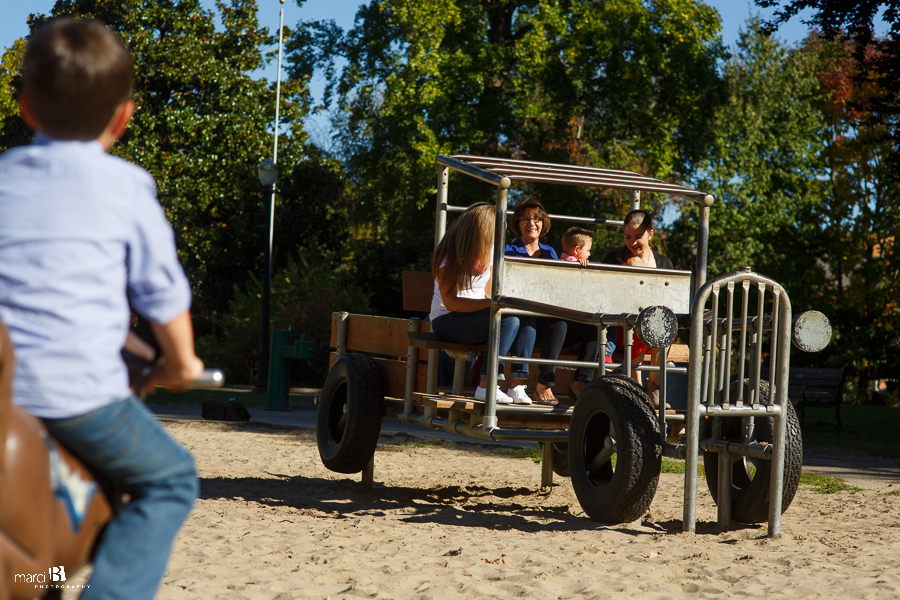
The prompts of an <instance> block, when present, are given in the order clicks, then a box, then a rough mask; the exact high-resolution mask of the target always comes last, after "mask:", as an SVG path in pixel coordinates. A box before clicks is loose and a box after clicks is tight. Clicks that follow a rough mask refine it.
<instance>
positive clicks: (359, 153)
mask: <svg viewBox="0 0 900 600" xmlns="http://www.w3.org/2000/svg"><path fill="white" fill-rule="evenodd" d="M718 28H719V20H718V16H717V14H716V13H715V11H714V10H712V9H710V8H709V7H707V6H705V5H703V4H701V3H698V2H694V1H692V0H679V1H675V0H671V1H667V2H656V3H646V2H640V1H639V0H619V1H617V2H603V3H595V2H590V3H585V2H555V1H549V0H520V1H504V2H461V1H451V2H447V1H445V0H441V1H438V0H425V1H420V2H416V3H412V2H408V1H407V0H373V1H371V2H370V3H369V4H367V5H365V6H363V7H362V8H360V10H359V12H358V13H357V18H356V26H355V27H354V28H353V29H352V30H350V31H349V32H347V33H346V34H345V35H341V34H340V32H339V31H337V30H336V29H335V28H334V26H333V24H330V23H305V24H301V25H300V26H299V27H298V28H297V30H296V32H295V34H294V36H293V38H292V39H291V42H290V44H289V50H290V52H289V58H288V60H289V63H290V64H291V66H292V69H293V70H292V75H293V76H294V77H297V78H306V77H309V75H310V73H311V72H312V71H313V70H314V69H316V68H322V69H325V70H326V72H328V71H329V70H330V72H331V73H335V76H334V78H333V79H332V85H333V86H335V91H336V101H337V110H338V112H337V117H336V121H335V125H336V131H337V134H336V137H337V141H338V143H339V148H340V151H341V155H342V157H343V159H344V161H345V164H346V166H347V170H348V172H349V173H351V175H352V180H353V183H354V187H353V190H352V192H351V193H352V197H353V199H354V205H355V206H356V208H355V209H354V211H353V212H352V214H351V219H352V221H353V222H354V223H356V224H357V226H358V228H359V230H358V231H357V235H359V236H360V237H361V238H368V239H374V240H385V239H388V238H391V239H396V238H397V237H398V236H403V235H406V236H409V237H411V238H412V239H413V240H416V241H418V242H419V243H417V244H411V245H413V246H415V248H416V249H417V251H418V252H420V253H426V254H427V253H430V251H431V240H430V239H429V236H423V235H420V233H421V232H422V227H423V226H422V224H423V223H430V222H431V220H432V219H431V213H432V209H431V207H432V205H431V202H432V198H433V197H434V194H435V183H436V178H435V168H434V156H435V155H436V154H438V153H453V152H467V153H474V154H491V155H501V156H527V157H529V158H535V159H555V160H559V159H562V160H566V161H567V162H576V163H579V164H589V165H593V166H615V167H617V168H628V167H634V168H636V169H637V170H640V171H642V172H648V173H651V174H654V175H663V176H667V177H668V176H670V174H672V172H673V171H674V170H678V169H686V168H689V163H690V161H691V160H692V159H693V158H694V157H696V156H697V155H698V152H699V148H700V147H701V145H702V142H701V140H702V139H703V138H704V137H706V131H707V129H708V125H709V119H708V115H709V114H710V112H711V111H710V106H712V105H715V104H716V103H717V102H719V101H721V98H722V95H723V87H722V82H721V80H720V79H719V78H718V76H717V74H716V63H717V61H718V60H719V59H720V58H721V57H722V56H724V48H723V47H722V45H721V41H720V39H719V37H718ZM326 44H327V47H326ZM338 56H339V57H343V58H345V59H346V61H347V67H346V68H345V69H343V71H342V72H341V73H340V74H339V76H338V75H337V73H336V71H335V70H334V64H335V59H336V57H338ZM672 176H673V177H674V178H676V179H677V178H678V175H677V174H675V175H672ZM479 185H480V184H475V183H471V182H468V181H462V180H461V179H459V178H456V179H453V181H452V186H453V187H454V191H453V195H454V198H458V199H459V201H462V202H468V201H469V200H470V199H471V201H475V200H477V199H482V198H485V197H486V198H487V199H491V196H490V195H489V192H488V193H487V194H486V192H485V191H484V190H483V189H481V188H480V187H479ZM525 193H527V194H530V195H534V196H537V197H541V198H542V199H543V200H545V204H547V205H548V207H550V208H551V210H554V211H561V210H563V209H565V210H566V211H567V212H578V211H582V212H584V213H592V212H594V211H595V210H600V211H601V212H607V209H608V208H609V205H610V202H612V201H614V200H616V198H615V197H614V196H613V197H606V196H600V195H592V194H590V193H586V192H584V191H582V190H577V189H576V188H559V187H558V186H557V187H553V188H548V187H547V186H534V187H530V188H526V192H525ZM514 199H515V198H514ZM413 232H414V233H413Z"/></svg>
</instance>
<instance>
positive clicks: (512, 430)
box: [317, 155, 831, 535]
mask: <svg viewBox="0 0 900 600" xmlns="http://www.w3.org/2000/svg"><path fill="white" fill-rule="evenodd" d="M436 162H437V166H438V194H437V205H436V218H435V246H436V245H437V243H438V242H439V241H440V239H441V238H442V237H443V235H444V233H445V231H446V227H447V220H448V216H449V215H450V214H451V213H456V212H461V211H463V210H465V209H466V206H463V205H453V204H451V203H450V201H449V187H450V186H449V183H450V174H451V172H455V173H459V174H463V175H465V176H469V177H474V178H475V179H478V180H480V181H482V182H485V183H488V184H490V185H493V186H494V187H495V190H496V227H495V240H494V256H493V273H494V277H493V282H492V292H491V299H492V305H491V308H492V323H491V328H490V334H489V337H488V341H487V343H486V345H485V346H483V347H480V346H466V345H462V344H452V343H446V342H442V341H440V340H438V339H437V338H436V337H435V336H434V335H433V334H432V333H431V332H430V328H429V325H428V323H427V322H423V321H421V320H419V319H391V318H387V317H377V316H376V317H373V316H363V315H351V314H348V313H335V314H334V316H333V320H332V344H331V345H332V347H333V348H334V349H335V352H334V353H333V355H332V365H333V366H332V369H331V372H330V373H329V375H328V377H327V379H326V381H325V384H324V386H323V389H322V393H321V395H320V398H319V405H318V415H317V440H318V446H319V452H320V455H321V457H322V461H323V463H324V464H325V466H326V467H328V468H329V469H332V470H334V471H338V472H343V473H357V472H362V473H363V480H364V481H367V482H371V481H372V480H373V477H374V455H375V448H376V445H377V441H378V436H379V433H380V429H381V422H382V419H383V418H384V417H387V418H391V419H396V420H398V421H402V422H405V423H413V424H417V425H420V426H423V427H428V428H432V429H442V430H445V431H448V432H453V433H458V434H462V435H466V436H469V437H473V438H477V439H480V440H492V441H501V440H516V441H531V442H538V443H539V444H540V445H541V447H542V452H543V464H542V480H541V484H542V486H549V485H551V484H552V479H553V474H554V473H556V474H557V475H560V476H569V477H571V480H572V486H573V489H574V491H575V493H576V496H577V497H578V500H579V502H580V504H581V506H582V508H583V509H584V511H585V513H586V514H587V515H588V516H589V517H590V518H591V519H593V520H595V521H600V522H610V523H622V522H630V521H633V520H636V519H638V518H640V517H641V516H642V515H643V514H644V513H645V512H646V510H647V508H648V507H649V506H650V503H651V502H652V500H653V496H654V494H655V492H656V487H657V483H658V481H659V474H660V468H661V460H662V457H669V458H675V459H682V460H684V462H685V480H684V514H683V529H684V531H685V532H690V533H694V532H695V531H696V502H697V498H696V490H697V473H698V462H699V456H700V453H701V451H702V456H703V460H704V465H705V473H706V474H705V477H706V481H707V486H708V488H709V491H710V493H711V495H712V497H713V499H714V500H715V501H716V504H717V511H718V520H717V523H718V527H719V528H720V529H724V528H726V527H728V526H729V525H730V524H731V522H732V521H737V522H741V523H760V522H768V533H769V534H770V535H772V534H775V533H778V531H779V530H780V520H781V514H782V513H783V512H784V511H785V510H786V509H787V508H788V506H789V505H790V503H791V501H792V499H793V497H794V494H795V492H796V490H797V486H798V485H799V478H800V469H801V464H802V439H801V432H800V425H799V422H798V419H797V416H796V414H795V412H794V409H793V407H792V405H791V404H790V402H789V401H788V397H787V389H788V385H787V382H788V372H789V369H790V351H791V345H792V342H793V345H794V346H795V347H797V348H799V349H801V350H803V351H807V352H817V351H820V350H821V349H823V348H824V347H825V346H826V345H827V344H828V342H829V341H830V337H831V326H830V323H829V322H828V319H827V318H826V317H825V316H824V315H822V314H821V313H819V312H816V311H809V312H805V313H803V314H801V315H799V316H797V317H796V318H793V316H792V311H791V304H790V300H789V299H788V296H787V293H786V292H785V290H784V288H783V287H782V286H781V285H780V284H778V283H777V282H775V281H773V280H771V279H770V278H768V277H765V276H763V275H760V274H758V273H755V272H753V270H752V269H751V268H750V267H742V268H741V269H739V270H738V271H737V272H734V273H728V274H724V275H721V276H719V277H716V278H714V279H711V280H708V277H707V249H708V240H709V218H710V208H711V206H712V205H713V198H712V197H711V196H709V195H707V194H705V193H703V192H700V191H697V190H693V189H690V188H686V187H683V186H680V185H675V184H670V183H666V182H663V181H659V180H655V179H652V178H649V177H645V176H641V175H637V174H634V173H630V172H627V171H617V170H609V169H596V168H590V167H576V166H568V165H559V164H548V163H536V162H531V161H522V160H509V159H496V158H488V157H480V156H467V155H457V156H443V155H439V156H438V157H437V158H436ZM514 182H534V183H542V184H558V185H580V186H589V187H595V188H605V189H612V190H624V191H626V192H630V195H631V199H630V203H631V208H639V206H640V199H641V193H646V192H656V193H663V194H668V195H673V196H679V197H682V198H684V199H686V200H688V201H691V202H694V203H696V204H697V205H698V207H699V218H698V220H697V238H696V249H697V252H696V263H695V265H694V267H693V269H691V270H668V269H652V268H646V267H631V266H612V265H604V264H596V263H590V264H589V265H587V266H586V267H582V266H581V265H579V264H577V263H571V262H565V261H550V260H543V259H533V258H512V257H506V256H504V255H503V248H504V246H505V240H504V235H505V232H506V229H507V218H508V215H509V211H508V206H507V200H508V194H509V190H510V187H511V186H512V185H513V183H514ZM550 217H551V219H552V220H553V221H561V222H569V223H576V224H580V225H581V226H597V225H606V226H621V225H622V222H621V221H616V220H611V219H606V218H602V217H599V218H598V217H578V216H570V215H556V214H551V215H550ZM510 313H511V314H535V315H539V316H550V317H556V318H561V319H566V320H569V321H575V322H580V323H588V324H591V325H593V326H595V327H596V328H597V335H598V341H599V343H600V347H601V348H602V347H604V345H605V343H606V336H607V328H608V327H611V326H618V327H622V328H624V330H625V335H624V340H625V348H624V352H623V359H622V361H621V362H618V363H613V364H605V363H604V362H603V361H600V362H599V364H595V363H582V362H579V361H574V360H568V359H562V358H561V359H559V360H554V361H553V363H554V364H557V365H559V366H561V367H566V368H575V367H579V366H590V367H593V368H596V369H597V375H598V376H597V378H596V379H595V380H594V381H592V382H591V383H589V384H588V385H587V386H586V387H585V389H584V391H583V392H582V393H581V394H580V395H579V397H578V398H577V401H575V402H574V405H573V406H564V405H560V406H556V407H547V406H535V405H532V406H522V405H498V404H497V402H496V398H495V393H494V390H495V389H496V386H497V368H496V367H497V363H498V362H499V361H500V360H503V361H506V362H509V361H511V360H515V362H520V363H527V364H542V363H547V362H548V361H547V359H542V358H539V357H532V358H527V359H526V358H513V357H509V356H503V357H501V356H498V354H499V325H500V319H501V316H502V315H503V314H510ZM679 330H682V331H683V332H684V334H685V337H686V338H687V342H688V343H687V346H688V348H687V360H686V364H685V365H683V366H672V365H670V364H669V360H668V358H669V357H668V352H669V347H670V345H671V344H672V342H673V341H674V339H675V337H676V334H677V333H678V331H679ZM634 335H637V336H638V337H639V339H640V340H641V341H643V342H644V343H645V344H647V345H648V346H650V347H653V348H658V349H659V353H660V360H659V366H653V365H647V364H644V365H641V366H639V367H637V368H638V370H641V371H649V370H658V371H659V374H660V403H659V405H660V409H659V410H658V411H656V412H654V410H653V409H652V407H651V404H650V401H649V398H648V397H647V395H646V393H645V392H644V390H643V389H642V388H641V386H640V385H639V384H638V383H637V382H635V381H634V380H633V379H631V378H630V377H628V376H626V374H630V373H631V372H632V367H633V366H632V364H631V346H632V344H633V339H634V338H633V336H634ZM442 350H443V351H446V352H448V353H449V354H450V355H451V356H452V357H453V358H454V359H455V370H454V376H453V383H452V385H451V386H450V387H449V388H444V389H441V388H439V386H438V376H437V373H438V361H439V355H440V352H441V351H442ZM422 351H425V352H427V361H425V364H420V359H419V358H420V357H419V355H420V352H422ZM479 351H485V352H486V361H487V363H488V368H487V373H488V382H487V390H488V393H487V397H486V399H485V401H483V402H480V401H476V400H474V399H473V398H472V397H470V396H468V395H467V394H466V390H465V388H464V374H465V369H466V363H467V361H469V360H471V359H472V358H473V357H474V356H475V355H476V354H477V353H478V352H479ZM763 366H765V367H766V372H767V373H768V374H769V375H768V377H767V378H764V377H762V376H761V373H762V372H763V371H762V368H763ZM613 371H615V372H613ZM685 376H686V379H687V381H686V383H685V384H684V385H680V386H674V387H673V386H672V385H670V384H671V383H672V382H673V381H674V380H675V379H676V378H678V377H680V378H681V379H682V382H683V379H684V377H685ZM676 389H677V390H678V391H675V390H676ZM670 390H672V391H671V393H670ZM667 402H668V403H671V405H672V406H673V407H675V410H672V411H667V410H666V404H667Z"/></svg>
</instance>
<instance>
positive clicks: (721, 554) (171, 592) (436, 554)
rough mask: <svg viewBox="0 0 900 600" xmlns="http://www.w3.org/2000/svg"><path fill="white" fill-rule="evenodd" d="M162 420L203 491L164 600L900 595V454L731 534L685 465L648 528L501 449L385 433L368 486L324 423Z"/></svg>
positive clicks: (658, 500) (664, 489) (666, 478)
mask: <svg viewBox="0 0 900 600" xmlns="http://www.w3.org/2000/svg"><path fill="white" fill-rule="evenodd" d="M164 422H165V424H166V427H167V428H168V429H169V431H171V433H172V434H173V435H174V436H175V437H176V438H177V439H178V440H179V441H181V443H183V444H184V445H185V446H186V447H187V448H189V449H190V451H191V452H192V453H193V454H194V456H195V457H196V460H197V465H198V468H199V472H200V477H201V496H200V500H199V501H198V502H197V505H196V507H195V509H194V511H193V513H192V515H191V517H190V519H189V520H188V522H187V523H186V525H185V527H184V528H183V529H182V531H181V533H180V535H179V537H178V539H177V541H176V543H175V547H174V550H173V554H172V557H171V559H170V561H169V568H168V572H167V574H166V578H165V581H164V583H163V585H162V586H161V588H160V591H159V593H158V595H157V598H159V599H160V600H187V599H194V598H203V599H208V598H210V599H211V598H216V599H220V600H232V599H233V600H237V599H253V600H257V599H258V600H288V599H294V598H316V599H325V598H332V599H338V598H372V599H405V598H409V599H420V598H421V599H431V598H433V599H440V600H443V599H448V598H467V599H469V598H479V599H480V598H503V599H506V598H529V599H545V598H546V599H557V598H628V599H632V598H641V599H644V598H647V599H654V598H660V599H662V598H666V599H672V598H676V599H677V598H745V597H751V598H754V597H756V598H759V597H764V598H829V599H831V598H842V599H850V598H885V599H888V598H890V599H894V598H898V597H900V495H897V494H898V492H896V491H894V490H898V489H900V485H898V483H894V482H893V481H892V478H891V476H890V474H891V473H897V465H896V464H888V465H887V472H888V475H889V476H888V477H887V478H880V479H877V480H874V479H873V480H871V481H869V480H860V481H859V482H856V481H852V480H850V482H851V483H854V485H860V487H863V488H866V486H868V488H867V489H863V490H862V491H853V492H848V491H844V492H838V493H835V494H827V495H823V494H818V493H816V492H815V491H814V489H813V488H812V487H810V486H806V485H801V487H800V491H799V492H798V494H797V496H796V498H795V499H794V502H793V504H792V505H791V507H790V508H789V509H788V511H787V512H786V513H785V514H784V516H783V519H782V533H781V534H780V535H779V536H777V537H775V538H768V537H766V535H765V534H766V526H765V525H764V524H763V525H759V526H740V527H735V528H733V529H730V530H728V531H725V532H721V533H717V532H716V531H715V520H716V509H715V505H714V504H713V503H712V500H711V499H710V496H709V493H708V492H707V491H706V484H705V481H704V480H703V478H702V477H701V478H700V481H699V485H700V486H701V490H700V494H699V500H698V510H697V516H698V527H697V530H698V534H697V535H694V536H690V535H685V534H682V533H681V515H682V485H683V478H682V476H681V475H673V474H663V475H662V477H661V480H660V485H659V489H658V491H657V493H656V497H655V500H654V501H653V504H652V506H651V508H650V511H649V513H648V514H647V515H646V516H645V517H644V519H643V520H642V521H641V522H640V523H632V524H626V525H618V526H603V525H599V524H596V523H593V522H591V521H590V520H588V519H587V518H586V517H585V516H584V514H583V513H582V511H581V509H580V507H579V505H578V502H577V500H576V498H575V495H574V493H573V492H572V488H571V484H570V483H569V481H568V480H567V479H564V478H560V477H555V478H554V480H555V483H556V485H555V486H554V487H553V488H552V490H551V491H549V492H542V491H541V490H540V488H539V485H540V465H538V464H535V463H534V462H532V461H531V460H528V459H522V458H514V457H508V456H501V455H497V454H496V453H495V451H496V450H497V449H498V446H496V445H487V444H478V443H468V442H464V443H458V442H448V441H443V442H438V441H434V440H432V441H430V442H429V441H427V440H424V439H422V438H415V437H410V436H408V435H405V434H395V435H383V436H382V439H381V442H380V444H379V447H378V451H377V453H376V455H375V460H376V463H375V464H376V467H375V480H376V485H375V487H374V489H368V488H365V487H363V486H362V484H361V483H360V481H359V476H345V475H341V474H337V473H332V472H330V471H328V470H326V469H325V468H324V467H323V466H322V463H321V462H320V460H319V456H318V452H317V450H316V444H315V438H314V432H312V431H310V430H306V429H293V428H277V427H271V426H264V425H261V424H256V423H250V424H240V425H237V424H227V423H217V422H210V421H181V420H165V421H164ZM850 472H851V473H852V471H850ZM896 479H897V480H900V475H896ZM86 575H87V572H86V571H82V572H81V573H79V574H78V575H77V576H76V577H75V578H70V583H73V584H78V583H83V582H84V579H85V578H86ZM64 597H65V598H66V599H69V598H74V597H75V594H74V593H71V594H70V593H68V592H67V593H66V594H65V595H64Z"/></svg>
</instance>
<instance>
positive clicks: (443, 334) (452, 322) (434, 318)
mask: <svg viewBox="0 0 900 600" xmlns="http://www.w3.org/2000/svg"><path fill="white" fill-rule="evenodd" d="M494 219H495V210H494V207H493V206H491V205H490V204H487V203H484V202H480V203H478V204H473V205H472V206H470V207H469V208H468V209H467V210H466V211H465V212H464V213H463V214H462V215H461V216H460V217H459V218H458V219H457V220H456V221H455V222H454V223H453V224H452V225H451V226H450V227H449V228H448V229H447V233H446V234H445V235H444V237H443V239H441V241H440V243H439V244H438V247H437V249H436V250H435V251H434V256H433V257H432V259H431V272H432V275H433V276H434V296H433V297H432V299H431V314H430V320H431V330H432V331H433V332H434V334H435V336H437V338H438V339H440V340H443V341H446V342H456V343H460V344H481V343H484V342H486V341H487V339H488V331H489V329H490V322H491V278H492V276H493V265H492V256H493V248H494ZM518 331H519V318H518V317H516V316H512V315H507V316H504V317H502V318H501V320H500V354H501V355H506V354H507V353H508V352H509V349H510V347H511V346H512V343H513V340H514V339H515V337H516V333H517V332H518ZM485 368H486V363H485V367H484V368H482V372H481V383H480V384H479V386H478V388H477V389H476V390H475V399H476V400H484V399H485V396H486V387H487V375H486V373H485ZM498 378H500V379H503V364H502V363H501V364H500V365H499V374H498ZM509 391H510V395H507V394H506V393H504V392H503V391H502V390H500V388H499V387H498V388H497V402H498V403H499V404H511V403H513V402H516V403H518V404H531V400H530V398H529V397H528V394H527V393H526V391H525V385H524V384H523V382H522V380H521V379H513V380H512V381H510V386H509Z"/></svg>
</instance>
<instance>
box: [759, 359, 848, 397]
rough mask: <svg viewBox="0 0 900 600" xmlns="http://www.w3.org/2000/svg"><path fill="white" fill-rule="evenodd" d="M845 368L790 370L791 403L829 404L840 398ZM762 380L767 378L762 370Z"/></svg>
mask: <svg viewBox="0 0 900 600" xmlns="http://www.w3.org/2000/svg"><path fill="white" fill-rule="evenodd" d="M846 375H847V368H846V367H840V368H792V369H791V370H790V375H789V382H788V398H789V399H790V400H791V402H806V403H811V404H812V403H827V404H831V403H832V402H834V401H835V400H838V399H839V398H840V397H841V394H842V392H843V388H844V379H845V378H846ZM762 376H763V379H767V378H768V372H767V369H763V374H762Z"/></svg>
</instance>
